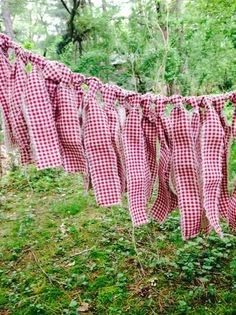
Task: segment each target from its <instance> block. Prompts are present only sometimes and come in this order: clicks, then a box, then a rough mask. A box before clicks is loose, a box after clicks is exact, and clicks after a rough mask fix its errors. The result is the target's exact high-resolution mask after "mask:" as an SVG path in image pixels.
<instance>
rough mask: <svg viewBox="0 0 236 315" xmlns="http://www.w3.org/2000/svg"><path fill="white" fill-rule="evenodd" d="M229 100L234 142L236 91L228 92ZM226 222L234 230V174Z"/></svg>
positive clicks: (235, 189) (235, 191) (235, 204)
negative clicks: (231, 106)
mask: <svg viewBox="0 0 236 315" xmlns="http://www.w3.org/2000/svg"><path fill="white" fill-rule="evenodd" d="M229 100H230V101H231V102H232V103H233V104H234V107H235V108H234V114H233V120H232V136H233V139H234V141H235V142H236V92H234V93H230V95H229ZM228 223H229V226H230V227H231V228H232V229H233V230H236V176H235V179H234V191H233V193H232V195H231V198H230V200H229V208H228Z"/></svg>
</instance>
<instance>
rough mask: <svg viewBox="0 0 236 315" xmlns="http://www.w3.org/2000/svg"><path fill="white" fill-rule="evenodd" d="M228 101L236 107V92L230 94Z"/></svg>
mask: <svg viewBox="0 0 236 315" xmlns="http://www.w3.org/2000/svg"><path fill="white" fill-rule="evenodd" d="M228 99H229V100H230V101H231V102H232V103H233V104H234V105H236V92H231V93H229V94H228Z"/></svg>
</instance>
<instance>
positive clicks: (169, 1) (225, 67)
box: [1, 0, 236, 95]
mask: <svg viewBox="0 0 236 315" xmlns="http://www.w3.org/2000/svg"><path fill="white" fill-rule="evenodd" d="M3 29H5V30H6V33H7V34H8V35H9V36H10V37H12V38H13V39H14V40H16V41H17V42H20V43H22V44H23V45H24V46H25V47H26V48H28V49H32V50H33V51H36V52H38V53H40V54H43V55H44V56H46V57H47V58H49V59H57V60H60V61H62V62H64V63H66V64H67V65H68V66H69V67H70V68H71V69H72V70H73V71H76V72H81V73H84V74H86V75H93V76H97V77H99V78H100V79H102V80H103V81H104V82H108V81H109V82H115V83H117V84H119V85H121V86H123V87H125V88H127V89H132V90H136V91H139V92H142V93H145V92H147V91H153V92H155V93H162V94H165V95H170V94H174V93H182V94H184V95H187V94H204V93H218V92H222V91H228V90H234V89H235V88H236V81H235V77H236V59H235V48H236V1H235V0H223V1H222V0H211V1H208V0H199V1H191V0H189V1H188V0H130V1H122V0H120V1H108V0H100V1H99V0H95V1H92V0H39V1H37V0H21V1H17V0H2V20H1V30H3Z"/></svg>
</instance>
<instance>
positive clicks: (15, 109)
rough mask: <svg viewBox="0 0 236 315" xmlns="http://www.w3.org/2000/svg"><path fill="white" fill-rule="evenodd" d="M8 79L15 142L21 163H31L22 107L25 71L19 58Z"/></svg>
mask: <svg viewBox="0 0 236 315" xmlns="http://www.w3.org/2000/svg"><path fill="white" fill-rule="evenodd" d="M10 80H11V84H10V120H11V125H12V130H13V134H14V137H15V140H16V144H17V146H18V148H19V151H20V157H21V163H22V164H29V163H33V157H32V149H31V142H30V135H29V128H28V126H27V122H26V119H25V115H24V112H23V107H22V102H23V95H24V90H25V87H26V82H27V73H26V71H25V64H24V62H23V61H22V60H21V59H20V58H19V59H18V61H17V62H16V63H15V64H14V66H13V69H12V73H11V79H10Z"/></svg>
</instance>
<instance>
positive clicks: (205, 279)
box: [199, 277, 209, 283]
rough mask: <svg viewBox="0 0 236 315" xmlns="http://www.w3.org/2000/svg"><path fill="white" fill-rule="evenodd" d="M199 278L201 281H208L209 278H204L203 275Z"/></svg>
mask: <svg viewBox="0 0 236 315" xmlns="http://www.w3.org/2000/svg"><path fill="white" fill-rule="evenodd" d="M199 280H200V281H201V282H202V283H206V282H209V279H207V278H205V277H201V278H199Z"/></svg>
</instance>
